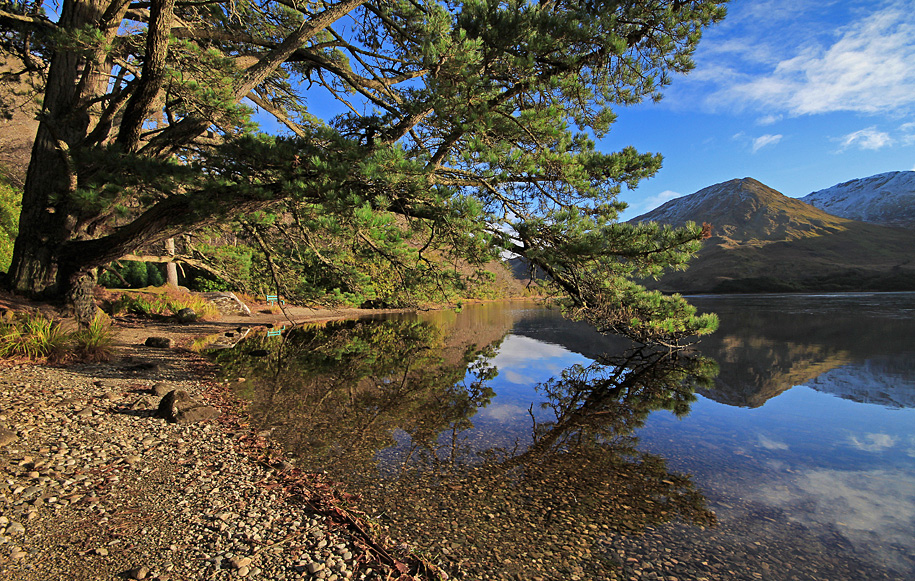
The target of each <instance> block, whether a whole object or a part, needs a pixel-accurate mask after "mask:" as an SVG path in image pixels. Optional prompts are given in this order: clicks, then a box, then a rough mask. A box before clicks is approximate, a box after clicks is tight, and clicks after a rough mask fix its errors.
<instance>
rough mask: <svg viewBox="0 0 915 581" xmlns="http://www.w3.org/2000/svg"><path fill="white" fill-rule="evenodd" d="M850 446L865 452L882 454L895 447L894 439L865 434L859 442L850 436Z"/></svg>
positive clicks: (888, 436)
mask: <svg viewBox="0 0 915 581" xmlns="http://www.w3.org/2000/svg"><path fill="white" fill-rule="evenodd" d="M850 439H851V445H852V446H854V447H855V448H857V449H859V450H863V451H865V452H883V451H884V450H888V449H890V448H892V447H893V446H895V445H896V438H895V437H893V436H890V435H889V434H865V435H864V436H863V437H862V438H861V439H860V440H859V439H858V438H857V437H855V436H852V437H851V438H850Z"/></svg>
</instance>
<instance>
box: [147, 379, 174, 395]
mask: <svg viewBox="0 0 915 581" xmlns="http://www.w3.org/2000/svg"><path fill="white" fill-rule="evenodd" d="M173 389H174V388H173V387H172V386H171V385H170V384H168V383H165V382H164V381H160V382H159V383H157V384H155V385H154V386H152V389H151V390H150V391H152V392H153V394H155V395H156V396H158V397H162V396H164V395H165V394H167V393H168V392H170V391H172V390H173Z"/></svg>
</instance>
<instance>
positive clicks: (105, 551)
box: [93, 547, 108, 557]
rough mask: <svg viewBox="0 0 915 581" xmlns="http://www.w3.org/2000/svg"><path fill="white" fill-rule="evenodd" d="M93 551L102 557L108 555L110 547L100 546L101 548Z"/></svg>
mask: <svg viewBox="0 0 915 581" xmlns="http://www.w3.org/2000/svg"><path fill="white" fill-rule="evenodd" d="M93 552H94V553H95V554H96V555H98V556H100V557H107V556H108V549H106V548H105V547H99V548H97V549H95V551H93Z"/></svg>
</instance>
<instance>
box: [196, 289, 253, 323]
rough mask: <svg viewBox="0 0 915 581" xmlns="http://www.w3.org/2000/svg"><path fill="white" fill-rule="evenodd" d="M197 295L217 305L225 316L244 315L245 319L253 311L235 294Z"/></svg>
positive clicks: (214, 293)
mask: <svg viewBox="0 0 915 581" xmlns="http://www.w3.org/2000/svg"><path fill="white" fill-rule="evenodd" d="M195 294H197V295H198V296H201V297H203V298H205V299H206V300H208V301H210V302H211V303H213V304H214V305H216V310H218V311H219V312H220V313H222V314H223V315H242V316H244V317H250V316H251V309H249V308H248V305H246V304H245V303H243V302H241V301H240V300H239V299H238V297H237V296H235V293H231V292H209V293H195Z"/></svg>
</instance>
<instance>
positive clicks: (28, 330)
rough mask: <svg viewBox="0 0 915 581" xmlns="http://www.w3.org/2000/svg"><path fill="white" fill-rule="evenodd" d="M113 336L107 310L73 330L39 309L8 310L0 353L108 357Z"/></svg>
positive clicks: (1, 323)
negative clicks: (85, 324)
mask: <svg viewBox="0 0 915 581" xmlns="http://www.w3.org/2000/svg"><path fill="white" fill-rule="evenodd" d="M113 337H114V335H113V332H112V330H111V322H110V320H109V319H108V317H107V316H105V315H104V314H99V316H96V317H95V319H93V321H92V323H91V324H90V325H89V327H88V328H86V329H81V330H78V331H72V332H71V331H68V330H66V329H65V328H64V327H63V325H61V324H60V322H59V321H55V320H54V319H52V318H51V317H48V316H47V315H45V314H43V313H41V312H39V311H23V312H18V313H13V312H10V311H7V312H6V313H4V314H3V315H2V317H0V357H2V358H6V359H12V358H25V359H31V360H49V361H62V360H67V359H71V358H76V359H79V360H82V361H106V360H108V358H109V357H110V354H111V343H112V340H113Z"/></svg>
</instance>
